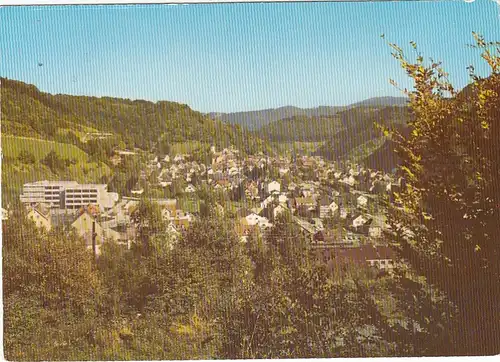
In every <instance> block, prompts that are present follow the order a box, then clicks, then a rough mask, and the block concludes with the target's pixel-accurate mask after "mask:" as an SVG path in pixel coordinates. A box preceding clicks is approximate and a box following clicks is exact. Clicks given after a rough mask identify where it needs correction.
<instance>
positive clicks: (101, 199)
mask: <svg viewBox="0 0 500 362" xmlns="http://www.w3.org/2000/svg"><path fill="white" fill-rule="evenodd" d="M116 201H118V194H117V193H114V192H108V186H107V185H105V184H81V185H80V184H79V183H78V182H76V181H37V182H32V183H27V184H24V187H23V193H22V194H21V202H22V203H26V204H36V203H45V204H49V205H50V206H51V207H54V208H61V209H78V208H80V207H82V206H87V205H89V204H93V205H99V207H100V208H101V209H102V210H106V209H109V208H112V207H113V206H114V204H115V203H116Z"/></svg>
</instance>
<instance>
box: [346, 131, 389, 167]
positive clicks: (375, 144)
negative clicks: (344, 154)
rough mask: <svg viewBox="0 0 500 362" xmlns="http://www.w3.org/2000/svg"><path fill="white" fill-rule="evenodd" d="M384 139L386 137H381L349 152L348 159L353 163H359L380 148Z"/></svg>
mask: <svg viewBox="0 0 500 362" xmlns="http://www.w3.org/2000/svg"><path fill="white" fill-rule="evenodd" d="M386 139H387V138H386V137H384V136H382V137H378V138H375V139H371V140H369V141H368V142H365V143H363V144H362V145H360V146H358V147H356V148H354V149H352V150H351V151H350V152H349V155H348V159H349V160H351V161H353V162H360V161H361V160H363V159H364V158H366V157H367V156H368V155H370V154H371V153H373V152H375V151H376V150H377V149H378V148H380V147H382V146H383V145H384V142H385V141H386Z"/></svg>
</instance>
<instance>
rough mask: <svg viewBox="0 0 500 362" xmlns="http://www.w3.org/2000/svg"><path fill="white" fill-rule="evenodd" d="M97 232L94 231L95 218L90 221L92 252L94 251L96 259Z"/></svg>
mask: <svg viewBox="0 0 500 362" xmlns="http://www.w3.org/2000/svg"><path fill="white" fill-rule="evenodd" d="M96 236H97V233H96V232H95V220H93V221H92V252H93V253H94V258H95V259H97V250H96V240H95V238H96Z"/></svg>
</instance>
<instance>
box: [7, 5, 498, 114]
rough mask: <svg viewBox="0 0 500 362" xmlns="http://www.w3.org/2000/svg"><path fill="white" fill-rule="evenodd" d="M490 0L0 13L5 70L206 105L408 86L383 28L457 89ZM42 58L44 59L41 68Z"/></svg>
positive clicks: (91, 91)
mask: <svg viewBox="0 0 500 362" xmlns="http://www.w3.org/2000/svg"><path fill="white" fill-rule="evenodd" d="M499 15H500V11H499V7H498V5H496V4H495V3H494V2H493V1H491V0H476V1H475V2H473V3H465V2H464V1H446V2H445V1H439V2H420V1H418V2H417V1H413V2H412V1H408V2H383V3H373V2H369V3H352V2H344V3H272V4H262V3H261V4H258V3H254V4H198V5H176V6H171V5H139V6H104V5H101V6H66V7H3V8H0V56H1V63H0V75H1V76H3V77H7V78H11V79H17V80H22V81H25V82H28V83H32V84H35V85H36V86H37V87H38V88H39V89H40V90H42V91H46V92H50V93H68V94H76V95H92V96H113V97H124V98H130V99H147V100H152V101H157V100H170V101H176V102H181V103H187V104H188V105H189V106H191V107H192V108H193V109H195V110H199V111H202V112H209V111H215V112H231V111H244V110H255V109H264V108H276V107H280V106H285V105H294V106H298V107H316V106H320V105H345V104H349V103H353V102H357V101H361V100H363V99H366V98H370V97H376V96H387V95H395V96H398V95H400V93H399V91H398V90H396V89H394V87H393V86H391V85H390V84H389V82H388V79H389V78H393V79H395V80H397V81H399V82H400V83H401V84H402V85H403V86H409V85H410V83H408V80H407V78H406V76H405V75H404V73H403V71H402V70H401V69H400V68H399V67H398V64H397V62H396V61H395V60H394V59H393V58H392V57H391V55H390V49H389V47H388V46H387V44H385V43H384V41H382V39H381V38H380V35H381V34H382V33H384V34H385V36H386V38H387V39H388V40H390V41H393V42H396V43H398V44H399V45H404V47H405V48H408V46H407V45H408V42H409V41H410V40H414V41H416V42H417V44H418V46H419V48H420V50H421V51H422V52H423V53H424V55H425V56H426V57H433V58H435V59H439V60H443V62H444V67H445V69H446V70H447V71H448V72H449V73H450V76H451V80H452V81H453V83H454V84H455V85H456V86H459V87H462V86H464V85H465V84H467V82H468V77H467V70H466V67H467V66H468V65H469V64H474V65H475V66H476V69H477V70H478V71H479V72H480V73H481V72H484V71H485V70H486V67H485V66H483V63H484V62H482V61H481V59H480V57H479V52H478V51H477V50H473V49H470V48H468V47H467V44H470V43H472V40H473V39H472V36H471V32H472V31H476V32H479V33H482V34H483V35H485V37H486V38H487V39H488V40H499V41H500V16H499ZM38 63H43V66H41V67H40V66H38Z"/></svg>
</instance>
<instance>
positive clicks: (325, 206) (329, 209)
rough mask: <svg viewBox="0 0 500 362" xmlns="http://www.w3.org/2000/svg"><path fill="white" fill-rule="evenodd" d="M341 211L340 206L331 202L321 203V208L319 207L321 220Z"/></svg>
mask: <svg viewBox="0 0 500 362" xmlns="http://www.w3.org/2000/svg"><path fill="white" fill-rule="evenodd" d="M338 209H339V206H338V205H337V204H336V203H335V202H334V201H332V202H330V203H323V202H322V203H320V206H319V217H320V218H325V217H328V216H330V214H331V215H333V214H335V213H336V212H337V210H338Z"/></svg>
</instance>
